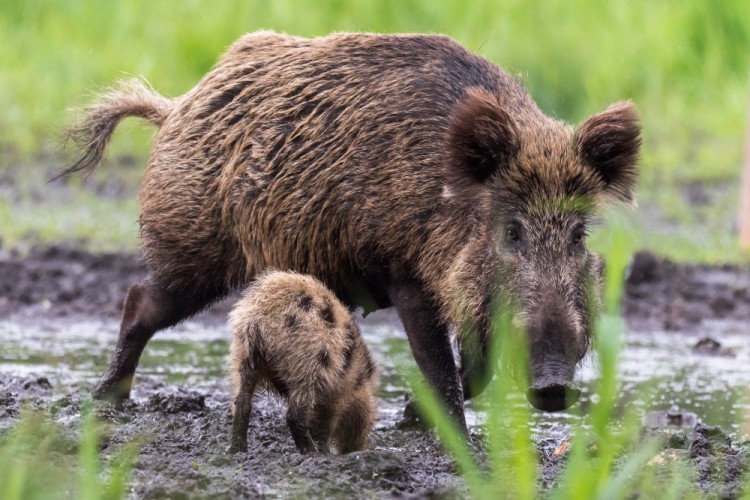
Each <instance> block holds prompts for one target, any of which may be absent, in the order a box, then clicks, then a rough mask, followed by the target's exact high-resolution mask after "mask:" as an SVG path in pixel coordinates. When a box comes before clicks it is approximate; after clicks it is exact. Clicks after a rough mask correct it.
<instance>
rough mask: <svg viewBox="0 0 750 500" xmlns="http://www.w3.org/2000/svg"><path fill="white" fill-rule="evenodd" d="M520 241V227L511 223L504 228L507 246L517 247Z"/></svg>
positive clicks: (515, 223) (516, 223)
mask: <svg viewBox="0 0 750 500" xmlns="http://www.w3.org/2000/svg"><path fill="white" fill-rule="evenodd" d="M520 241H521V225H520V224H518V222H511V223H510V224H508V225H507V226H505V243H506V244H507V245H509V246H514V245H517V244H518V243H519V242H520Z"/></svg>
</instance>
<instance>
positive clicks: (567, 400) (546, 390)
mask: <svg viewBox="0 0 750 500" xmlns="http://www.w3.org/2000/svg"><path fill="white" fill-rule="evenodd" d="M574 372H575V367H574V366H571V365H570V364H569V363H567V362H564V361H557V360H554V361H550V360H545V362H543V363H540V364H538V365H537V366H535V367H534V369H533V370H532V379H531V385H530V387H529V389H528V390H527V391H526V398H527V399H528V400H529V403H531V404H532V406H534V408H536V409H538V410H542V411H548V412H553V411H561V410H565V409H567V408H569V407H570V406H572V405H573V404H574V403H576V402H577V401H578V398H579V397H580V396H581V390H580V389H578V388H577V387H575V385H573V382H572V379H573V374H574Z"/></svg>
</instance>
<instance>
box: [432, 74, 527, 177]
mask: <svg viewBox="0 0 750 500" xmlns="http://www.w3.org/2000/svg"><path fill="white" fill-rule="evenodd" d="M519 147H520V145H519V138H518V131H517V130H516V125H515V123H514V122H513V119H512V118H511V117H510V115H509V114H508V113H507V112H506V111H505V110H504V109H503V107H502V105H501V104H500V102H499V101H498V99H497V97H495V96H494V95H492V94H490V93H489V92H487V91H486V90H482V89H478V88H472V89H469V91H468V92H467V94H466V97H465V98H464V99H463V100H462V101H461V102H459V103H458V104H457V105H456V107H455V108H454V109H453V112H452V114H451V121H450V125H449V128H448V151H447V152H448V158H447V160H448V168H447V172H446V173H447V177H448V179H447V180H448V182H449V183H450V185H451V186H453V187H461V186H463V187H469V186H474V185H477V184H481V183H484V182H485V181H486V180H487V179H489V178H490V177H491V176H492V175H493V174H494V173H496V172H497V171H498V169H499V168H500V167H501V165H502V164H503V163H505V162H506V161H507V160H508V159H509V158H511V157H512V156H514V155H515V154H516V152H517V151H518V149H519Z"/></svg>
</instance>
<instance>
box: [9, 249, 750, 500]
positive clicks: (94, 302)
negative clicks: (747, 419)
mask: <svg viewBox="0 0 750 500" xmlns="http://www.w3.org/2000/svg"><path fill="white" fill-rule="evenodd" d="M145 273H146V271H145V267H144V265H143V263H142V262H141V260H140V259H139V258H138V257H137V256H133V255H122V254H105V255H91V254H88V253H86V252H82V251H79V250H76V249H75V248H74V247H72V246H48V247H35V248H32V249H31V250H30V251H29V253H28V254H27V255H20V254H18V253H14V252H6V253H4V254H0V345H1V346H3V347H2V351H1V352H0V438H1V437H2V435H3V433H5V432H7V431H8V429H10V428H12V427H13V426H14V425H15V424H16V423H17V422H18V419H19V418H20V416H21V414H22V408H24V407H28V408H31V409H32V410H33V411H35V412H40V413H44V414H46V415H48V416H49V418H50V419H52V420H53V421H56V422H57V423H58V424H60V425H61V426H63V428H65V429H68V430H69V432H70V442H71V443H75V432H76V431H77V428H78V425H79V423H80V414H81V407H82V406H83V405H84V404H86V402H87V401H88V400H89V391H90V388H91V386H92V384H93V383H94V381H95V380H96V378H97V376H98V375H99V374H100V373H101V371H102V370H103V369H104V367H105V366H106V362H107V360H108V357H109V354H110V353H111V351H112V348H113V345H114V341H115V337H116V331H117V318H118V316H119V313H120V308H121V305H122V301H123V299H124V297H125V293H126V291H127V287H128V286H129V285H130V284H132V283H135V282H137V281H139V280H141V279H143V277H144V276H145ZM749 294H750V270H748V269H746V268H741V267H736V266H716V267H711V266H691V265H678V264H675V263H672V262H669V261H665V260H662V259H660V258H658V257H656V256H654V255H652V254H648V253H641V254H638V255H637V256H636V258H635V259H634V261H633V264H632V265H631V267H630V269H629V274H628V277H627V282H626V289H625V292H624V296H623V312H624V314H625V316H626V319H627V323H628V332H627V336H626V347H625V349H624V351H623V354H622V360H621V366H620V373H621V378H622V380H623V388H622V390H621V400H622V404H623V406H626V405H627V406H630V407H635V408H636V409H638V410H639V411H642V414H643V415H644V426H643V429H644V437H648V436H653V435H660V436H663V437H664V445H663V450H662V452H660V454H659V455H658V456H657V457H656V458H655V459H654V460H656V459H657V458H658V460H656V462H658V463H671V462H675V461H682V462H685V463H688V464H690V465H691V466H692V467H693V470H694V471H696V472H695V477H694V478H693V480H694V483H695V485H696V486H697V487H698V488H699V489H700V491H702V492H703V493H705V494H707V495H709V496H717V497H728V498H733V497H736V496H738V495H739V493H740V491H741V485H742V481H743V473H742V472H743V470H747V466H748V455H749V454H750V451H749V448H748V442H746V441H743V440H745V439H747V438H746V435H747V434H748V429H747V428H744V427H743V426H742V422H743V419H744V413H746V412H748V411H749V410H750V407H749V406H748V403H747V401H746V399H747V398H746V397H745V396H746V395H745V394H744V390H745V388H746V387H748V385H750V363H748V358H750V342H747V334H746V332H745V325H747V321H748V320H750V297H749V296H748V295H749ZM231 301H232V299H231V298H230V299H229V300H228V301H226V302H225V303H223V304H219V305H218V307H216V308H215V309H212V310H211V311H210V312H208V313H204V314H203V315H200V316H198V317H197V318H195V319H193V320H191V321H189V322H186V323H184V324H182V325H179V326H178V327H176V328H174V329H171V330H168V331H166V332H161V333H160V334H159V335H157V336H156V337H155V338H154V340H153V341H152V342H151V343H150V344H149V346H148V347H147V351H146V353H145V354H144V358H143V360H142V363H141V366H140V367H139V372H138V376H137V379H136V382H135V388H134V391H133V395H132V396H133V397H132V399H131V400H129V401H127V402H125V403H124V404H121V405H111V404H99V405H97V407H96V411H97V414H98V416H99V417H100V419H101V420H102V421H103V422H104V423H105V424H106V425H105V429H106V432H105V435H104V436H103V443H102V447H103V454H104V456H105V457H107V456H111V455H112V454H114V453H115V452H116V450H118V449H120V448H121V447H122V445H123V444H125V443H128V442H131V441H133V440H137V441H138V442H139V443H141V449H140V454H139V456H138V459H137V462H136V466H135V470H134V472H133V476H132V479H131V493H132V495H133V496H135V497H139V498H141V497H142V498H198V497H217V498H254V497H261V496H270V497H277V496H284V497H287V496H298V497H338V498H369V497H387V496H398V497H407V498H410V497H432V496H438V497H447V498H451V497H464V496H466V494H467V490H466V487H465V485H464V484H463V482H462V481H461V479H460V477H459V475H458V473H457V471H456V467H455V465H454V464H453V462H452V461H451V460H450V459H449V458H448V457H447V456H446V454H445V453H444V452H443V451H442V450H441V448H440V446H439V445H438V442H437V440H436V438H435V437H434V436H433V435H432V433H430V432H428V431H425V430H422V429H420V428H413V427H408V426H403V425H401V416H402V413H403V410H404V407H405V404H406V389H405V384H404V382H403V380H402V379H401V378H400V376H399V375H398V369H397V361H398V360H400V359H404V358H407V359H408V358H409V356H408V345H407V342H406V340H405V337H404V336H403V332H402V331H401V327H400V323H399V321H398V319H397V318H396V317H395V315H393V314H392V313H389V312H379V313H376V314H373V315H370V316H368V318H367V319H366V320H363V321H361V325H362V331H363V335H364V337H365V340H366V341H367V342H368V344H369V345H370V346H371V348H372V350H373V353H374V356H375V358H376V361H377V363H378V365H379V368H380V370H381V373H382V375H381V388H380V392H379V397H380V419H379V421H378V423H377V424H376V429H375V431H374V433H373V435H372V439H371V443H370V446H369V447H368V449H367V450H365V451H362V452H358V453H352V454H349V455H344V456H337V455H332V456H307V457H306V456H302V455H300V454H299V453H297V452H296V450H295V448H294V444H293V442H292V439H291V436H290V434H289V432H288V430H287V428H286V425H285V419H284V413H285V408H284V406H283V405H282V404H281V403H280V402H278V401H276V400H275V399H273V398H268V397H261V398H260V399H258V400H257V402H256V403H255V404H254V407H253V416H252V419H251V423H250V430H249V441H248V445H249V450H250V452H248V453H240V454H237V455H230V454H228V453H227V451H226V450H227V447H228V445H229V436H230V426H231V419H230V416H229V399H228V398H229V396H228V387H227V384H226V382H225V380H224V373H223V370H224V368H223V359H224V356H226V353H227V339H228V331H227V330H226V327H225V326H224V320H225V317H226V312H227V310H228V307H229V305H230V304H231ZM581 378H582V380H581V382H582V384H581V385H582V387H583V393H582V397H581V404H580V405H578V407H577V408H576V409H574V410H573V411H571V412H569V413H559V414H541V413H534V414H533V415H532V421H531V422H529V429H530V431H531V432H532V434H533V436H534V439H535V441H536V444H537V448H538V450H539V461H540V479H539V481H540V486H541V487H542V488H543V489H548V488H551V487H553V486H554V485H555V484H556V482H557V481H558V480H559V477H560V474H561V471H562V470H563V468H564V466H565V463H566V460H567V457H568V456H569V453H570V450H569V447H568V446H567V445H566V443H567V441H568V439H569V438H570V433H571V428H572V426H573V425H578V424H580V423H584V425H586V418H587V417H586V408H587V407H588V405H590V402H591V400H592V399H593V398H594V397H595V394H594V393H593V392H592V388H591V386H590V382H591V380H592V379H593V378H594V373H593V368H592V366H588V367H584V369H583V371H582V375H581ZM654 380H657V382H656V383H654ZM644 394H646V396H644ZM670 412H671V414H670ZM678 414H679V415H680V419H679V422H680V425H676V422H677V416H676V415H678ZM648 415H651V417H650V419H649V418H646V417H648ZM467 420H468V422H469V423H470V427H471V432H472V440H473V444H474V446H475V448H476V450H477V456H478V457H480V458H482V457H483V456H484V454H483V452H482V450H483V436H482V425H481V424H482V421H483V414H482V411H481V410H477V409H475V408H473V407H472V406H471V405H470V407H469V408H468V409H467ZM686 422H687V423H686ZM71 446H72V447H73V450H74V446H73V445H71ZM71 453H74V451H71ZM656 462H655V463H656ZM743 464H744V465H743ZM743 467H744V468H743Z"/></svg>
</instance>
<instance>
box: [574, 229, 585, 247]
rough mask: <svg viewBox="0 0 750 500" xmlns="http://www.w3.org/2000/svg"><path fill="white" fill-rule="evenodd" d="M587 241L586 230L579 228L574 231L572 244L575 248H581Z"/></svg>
mask: <svg viewBox="0 0 750 500" xmlns="http://www.w3.org/2000/svg"><path fill="white" fill-rule="evenodd" d="M585 239H586V230H585V229H584V228H583V227H577V228H575V229H574V230H573V235H572V243H573V246H574V247H579V246H581V245H582V244H583V241H584V240H585Z"/></svg>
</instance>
